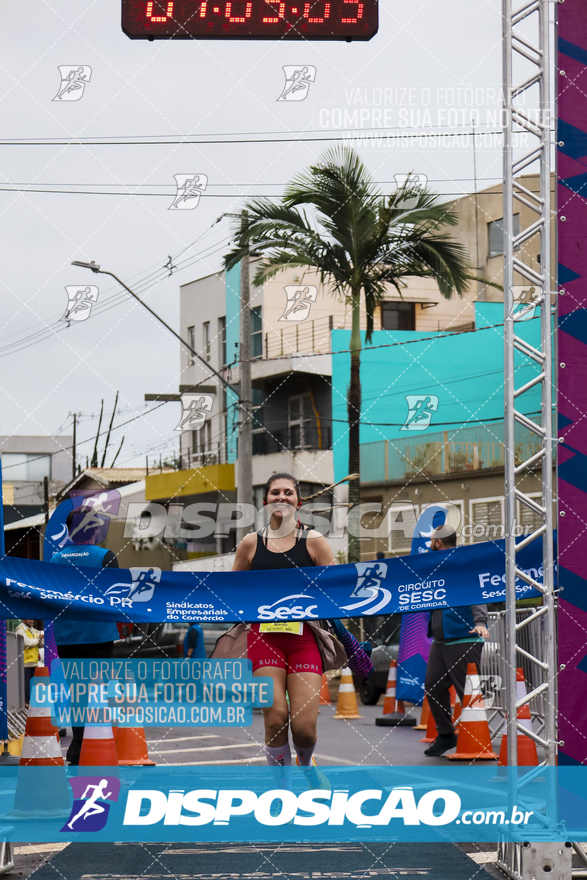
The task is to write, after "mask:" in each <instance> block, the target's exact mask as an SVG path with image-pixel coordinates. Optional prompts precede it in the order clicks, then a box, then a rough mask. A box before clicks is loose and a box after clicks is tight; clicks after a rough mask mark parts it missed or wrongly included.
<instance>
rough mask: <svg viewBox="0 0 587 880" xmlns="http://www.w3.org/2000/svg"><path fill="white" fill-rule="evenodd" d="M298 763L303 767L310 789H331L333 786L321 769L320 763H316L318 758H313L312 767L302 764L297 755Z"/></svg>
mask: <svg viewBox="0 0 587 880" xmlns="http://www.w3.org/2000/svg"><path fill="white" fill-rule="evenodd" d="M296 764H297V765H298V767H300V768H301V770H302V772H303V774H304V776H305V777H306V781H307V783H308V788H309V789H310V791H313V790H318V789H322V790H323V791H330V790H331V788H332V786H331V785H330V782H329V781H328V779H327V778H326V776H325V775H324V773H323V772H322V770H320V768H319V767H318V765H317V764H316V758H314V757H313V758H312V764H311V766H310V767H308V766H305V765H302V764H300V759H299V758H298V757H297V756H296Z"/></svg>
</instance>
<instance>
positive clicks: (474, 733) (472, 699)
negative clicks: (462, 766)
mask: <svg viewBox="0 0 587 880" xmlns="http://www.w3.org/2000/svg"><path fill="white" fill-rule="evenodd" d="M458 734H459V735H458V740H457V750H456V752H452V753H451V754H450V755H447V757H448V758H450V760H451V761H481V760H483V761H493V760H494V759H495V758H497V755H496V754H495V752H494V751H493V749H492V747H491V735H490V733H489V724H488V722H487V713H486V711H485V705H484V703H483V694H482V692H481V685H480V682H479V674H478V672H477V666H476V665H475V663H469V664H468V666H467V681H466V683H465V694H464V697H463V709H462V712H461V717H460V721H459V726H458Z"/></svg>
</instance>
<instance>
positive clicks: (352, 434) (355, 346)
mask: <svg viewBox="0 0 587 880" xmlns="http://www.w3.org/2000/svg"><path fill="white" fill-rule="evenodd" d="M352 310H353V311H352V315H353V323H352V332H351V344H350V349H351V379H350V384H349V388H348V397H347V411H348V419H349V474H358V473H359V472H360V469H361V462H360V447H359V439H360V436H359V431H360V427H359V426H360V419H361V329H360V327H361V325H360V316H361V290H360V288H359V289H358V290H353V294H352ZM359 494H360V480H359V479H356V480H350V481H349V504H350V505H351V506H350V507H349V549H348V561H349V562H359V561H360V559H361V544H360V541H359V527H360V523H359V521H358V520H357V517H356V508H357V506H358V504H359ZM353 509H354V510H355V513H353Z"/></svg>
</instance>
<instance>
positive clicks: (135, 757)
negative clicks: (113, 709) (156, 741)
mask: <svg viewBox="0 0 587 880" xmlns="http://www.w3.org/2000/svg"><path fill="white" fill-rule="evenodd" d="M114 743H115V746H116V754H117V755H118V763H119V764H120V766H121V767H123V766H124V767H135V766H140V767H154V766H155V761H152V760H151V759H150V758H149V747H148V746H147V738H146V736H145V731H144V730H143V728H142V727H119V728H117V730H116V734H115V735H114Z"/></svg>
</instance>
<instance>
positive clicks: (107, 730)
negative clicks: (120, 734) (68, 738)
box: [84, 724, 114, 740]
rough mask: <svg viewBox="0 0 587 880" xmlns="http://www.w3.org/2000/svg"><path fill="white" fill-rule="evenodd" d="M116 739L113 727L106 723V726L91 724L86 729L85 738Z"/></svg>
mask: <svg viewBox="0 0 587 880" xmlns="http://www.w3.org/2000/svg"><path fill="white" fill-rule="evenodd" d="M86 738H87V739H112V740H113V739H114V737H113V735H112V728H111V727H110V725H109V724H108V725H105V726H104V727H102V726H100V727H98V726H97V725H96V726H95V725H93V724H89V725H88V726H87V727H86V729H85V731H84V740H85V739H86Z"/></svg>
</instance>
